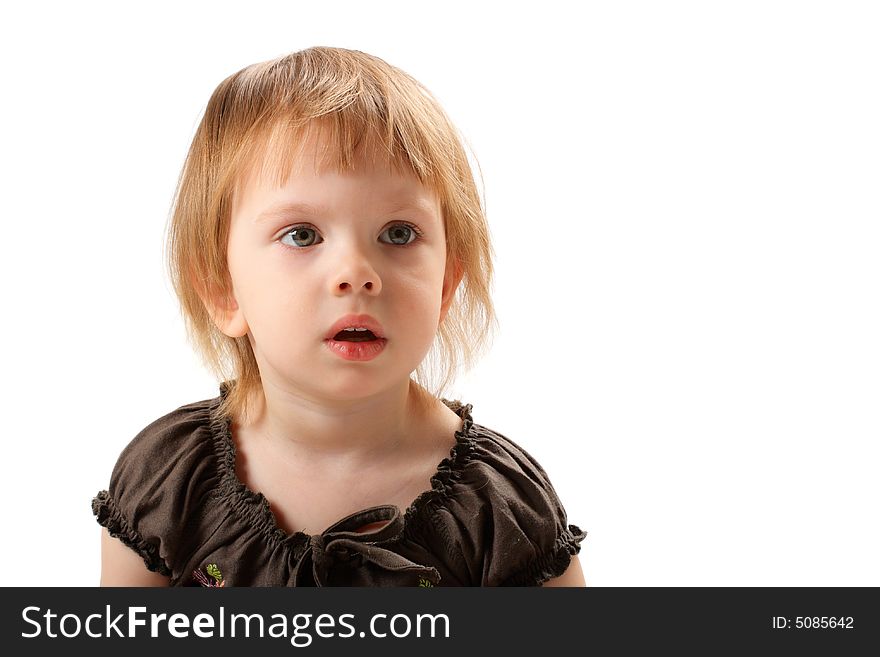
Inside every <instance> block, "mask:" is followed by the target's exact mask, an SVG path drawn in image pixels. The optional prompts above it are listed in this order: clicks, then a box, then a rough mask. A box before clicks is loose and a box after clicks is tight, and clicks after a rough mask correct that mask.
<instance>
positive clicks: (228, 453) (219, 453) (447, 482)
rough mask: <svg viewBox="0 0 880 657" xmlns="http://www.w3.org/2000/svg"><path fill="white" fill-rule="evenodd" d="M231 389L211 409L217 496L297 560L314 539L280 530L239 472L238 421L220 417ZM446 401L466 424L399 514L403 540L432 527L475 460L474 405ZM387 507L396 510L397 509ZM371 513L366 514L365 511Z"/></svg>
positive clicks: (262, 499) (223, 389)
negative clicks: (437, 509) (434, 512)
mask: <svg viewBox="0 0 880 657" xmlns="http://www.w3.org/2000/svg"><path fill="white" fill-rule="evenodd" d="M229 386H230V382H223V383H222V384H221V385H220V396H218V397H216V398H214V399H213V400H211V404H210V407H209V409H208V410H209V419H210V431H211V437H212V439H213V442H214V455H215V457H216V461H217V470H218V475H219V477H218V482H217V490H216V493H217V495H218V496H219V497H220V498H221V499H222V500H224V501H225V502H226V503H227V504H228V505H229V506H230V507H231V508H232V509H233V511H234V512H235V513H236V514H237V515H239V516H240V517H241V518H242V520H244V521H245V522H247V523H248V525H250V526H252V527H253V528H254V529H256V530H257V531H259V532H260V533H261V534H263V535H264V536H265V537H266V539H267V540H268V541H269V542H270V543H272V544H274V545H276V546H283V547H286V548H287V549H290V550H292V551H293V552H294V553H295V554H296V555H297V556H301V554H302V553H303V552H304V551H305V550H306V549H307V548H308V546H309V543H310V541H311V539H312V535H310V534H308V533H306V532H303V531H295V532H292V533H291V532H288V531H287V530H285V529H282V528H281V527H279V526H278V520H277V518H276V517H275V514H274V513H273V512H272V509H271V506H270V504H269V500H268V499H267V498H266V496H265V495H263V494H262V493H257V492H254V491H253V490H251V489H250V488H248V486H247V485H246V484H245V483H244V482H243V481H241V480H240V479H239V478H238V474H237V472H236V469H235V455H236V448H235V441H234V439H233V436H232V418H230V417H228V416H225V417H224V416H221V415H219V413H218V410H219V406H220V404H221V402H222V401H223V399H224V397H225V396H226V393H227V391H228V389H229ZM440 401H441V402H443V404H445V405H446V406H447V408H449V409H450V410H451V411H453V412H454V413H455V414H456V415H457V416H458V417H459V418H461V420H462V425H461V427H460V428H459V430H458V431H456V432H455V434H454V435H455V445H453V446H452V448H451V449H450V451H449V455H448V456H447V457H446V458H444V459H443V460H442V461H441V462H440V463H439V464H438V465H437V468H436V470H435V472H434V474H433V475H432V476H431V480H430V481H431V488H430V489H428V490H425V491H423V492H421V493H420V494H419V495H418V496H417V497H416V498H415V500H413V501H412V503H411V504H410V505H409V507H408V508H407V509H405V510H403V509H399V511H401V512H403V528H402V531H401V534H400V536H408V537H412V536H415V535H418V534H419V533H420V532H421V527H422V523H424V522H427V520H426V515H427V513H428V512H429V509H430V507H431V506H434V505H436V504H438V503H440V501H442V500H443V499H445V498H446V496H447V495H448V494H449V488H450V486H451V485H452V484H453V483H454V482H455V481H458V480H459V479H460V478H461V474H462V471H463V469H464V466H465V464H466V463H467V462H468V461H469V460H470V459H471V458H472V455H473V450H474V440H473V437H472V435H471V433H472V428H473V418H472V417H471V411H472V409H473V405H472V404H462V402H461V401H458V400H454V401H450V400H448V399H445V398H440ZM386 506H388V507H391V506H392V505H386ZM373 508H375V507H373ZM394 508H398V507H394ZM370 510H371V509H363V510H362V511H361V512H364V511H370ZM361 512H358V513H361ZM335 524H336V523H331V525H330V527H333V526H335ZM328 529H329V528H328ZM325 531H326V530H325ZM400 536H397V537H393V539H391V540H397V539H398V538H400ZM383 542H384V541H383Z"/></svg>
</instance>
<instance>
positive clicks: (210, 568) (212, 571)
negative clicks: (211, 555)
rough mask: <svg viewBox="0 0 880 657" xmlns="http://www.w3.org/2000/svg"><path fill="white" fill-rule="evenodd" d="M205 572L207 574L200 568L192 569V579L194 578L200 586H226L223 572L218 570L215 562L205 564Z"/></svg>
mask: <svg viewBox="0 0 880 657" xmlns="http://www.w3.org/2000/svg"><path fill="white" fill-rule="evenodd" d="M205 572H206V573H208V574H207V575H206V574H205V573H203V572H202V571H201V570H194V571H193V579H195V580H196V581H197V582H198V583H199V584H201V585H202V586H207V587H209V588H218V587H221V586H226V582H225V581H224V580H223V573H221V572H220V569H219V568H218V567H217V564H215V563H209V564H208V565H207V566H205ZM209 575H210V577H209Z"/></svg>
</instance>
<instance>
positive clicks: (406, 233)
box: [382, 224, 419, 246]
mask: <svg viewBox="0 0 880 657" xmlns="http://www.w3.org/2000/svg"><path fill="white" fill-rule="evenodd" d="M385 233H388V234H389V236H390V238H391V240H392V241H391V244H397V245H398V246H404V245H406V244H411V243H412V242H415V241H416V239H417V238H418V236H419V235H418V233H417V232H416V230H415V228H414V227H413V226H410V225H409V224H394V225H393V226H391V227H390V228H388V229H387V230H385V231H383V232H382V234H383V235H384V234H385ZM395 240H402V241H395Z"/></svg>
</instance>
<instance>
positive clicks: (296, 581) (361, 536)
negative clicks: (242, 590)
mask: <svg viewBox="0 0 880 657" xmlns="http://www.w3.org/2000/svg"><path fill="white" fill-rule="evenodd" d="M384 520H388V521H389V522H388V524H386V525H384V526H382V527H380V528H378V529H375V530H372V531H368V532H363V533H361V532H358V531H356V530H357V529H359V528H360V527H363V526H364V525H369V524H372V523H376V522H381V521H384ZM403 526H404V521H403V516H402V515H401V513H400V509H398V508H397V507H396V506H393V505H383V506H374V507H371V508H369V509H365V510H363V511H358V512H357V513H353V514H351V515H350V516H346V517H345V518H343V519H342V520H340V521H339V522H337V523H335V524H333V525H331V526H330V527H329V528H328V529H327V530H326V531H324V532H323V533H322V534H315V535H313V536H310V537H309V545H308V546H307V547H306V551H305V552H304V553H303V555H302V557H301V558H300V560H299V563H298V564H297V565H296V568H295V569H294V571H293V585H294V586H414V585H416V584H418V583H419V579H424V580H427V581H429V582H431V584H433V585H436V584H437V583H439V581H440V573H438V572H437V569H436V568H432V567H430V566H421V565H419V564H417V563H415V562H413V561H410V560H409V559H407V558H406V557H403V556H401V555H399V554H397V553H395V552H392V551H391V550H388V549H386V548H383V547H381V544H383V543H387V542H389V541H392V540H393V539H396V538H398V537H399V536H400V535H401V533H402V532H403Z"/></svg>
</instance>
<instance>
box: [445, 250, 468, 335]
mask: <svg viewBox="0 0 880 657" xmlns="http://www.w3.org/2000/svg"><path fill="white" fill-rule="evenodd" d="M463 275H464V270H463V269H462V266H461V263H460V262H459V261H458V259H456V258H451V259H450V260H447V261H446V273H445V274H444V275H443V296H442V297H441V300H440V323H441V324H442V323H443V320H444V319H446V313H447V312H448V311H449V307H450V306H451V305H452V300H453V299H455V291H456V290H457V289H458V284H459V283H461V279H462V276H463Z"/></svg>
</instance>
